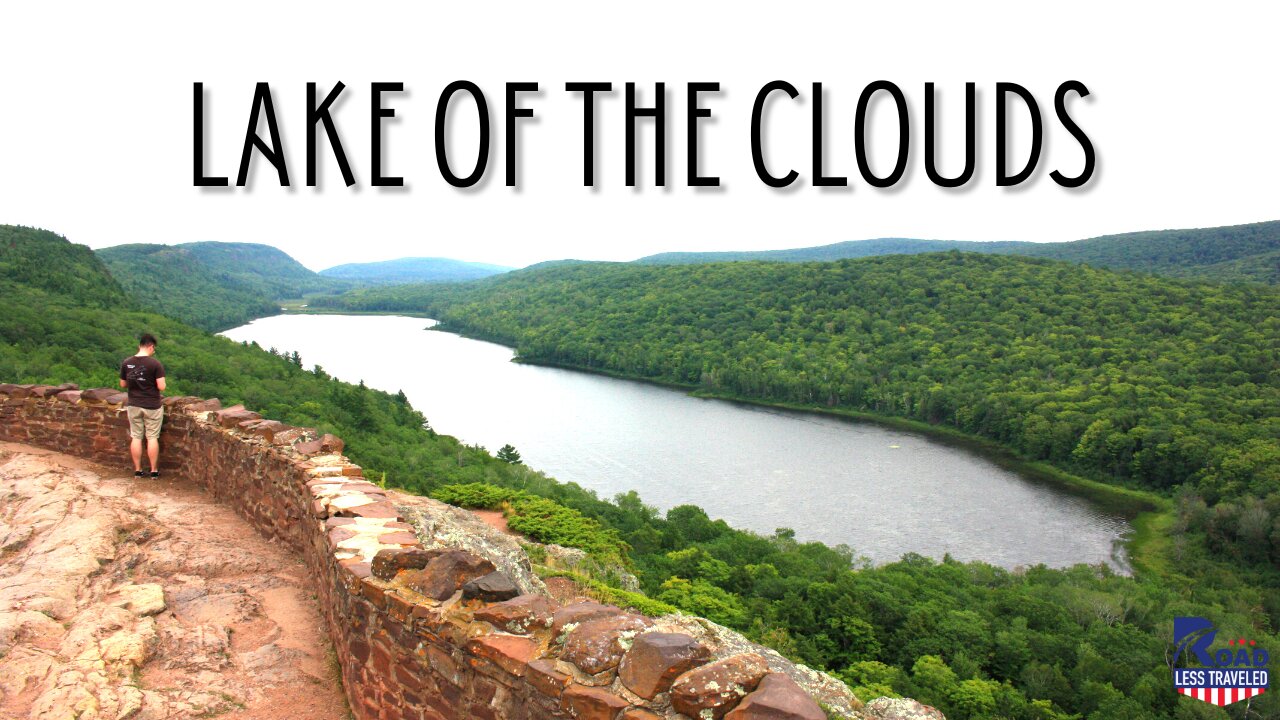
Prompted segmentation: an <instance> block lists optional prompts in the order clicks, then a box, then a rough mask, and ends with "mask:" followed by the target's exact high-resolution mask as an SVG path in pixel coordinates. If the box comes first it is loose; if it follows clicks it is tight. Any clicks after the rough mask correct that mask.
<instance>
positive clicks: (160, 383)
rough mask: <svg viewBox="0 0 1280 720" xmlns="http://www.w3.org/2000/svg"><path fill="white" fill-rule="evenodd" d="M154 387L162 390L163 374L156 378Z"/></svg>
mask: <svg viewBox="0 0 1280 720" xmlns="http://www.w3.org/2000/svg"><path fill="white" fill-rule="evenodd" d="M156 387H158V388H160V392H164V376H163V375H161V376H160V377H158V378H156Z"/></svg>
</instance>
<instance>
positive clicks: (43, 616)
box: [0, 443, 348, 720]
mask: <svg viewBox="0 0 1280 720" xmlns="http://www.w3.org/2000/svg"><path fill="white" fill-rule="evenodd" d="M330 655H331V654H330V652H329V648H328V641H327V637H326V633H325V630H324V627H323V620H322V619H321V617H320V615H319V611H318V609H317V607H316V603H315V599H314V596H313V595H312V593H311V591H310V589H309V587H308V581H307V578H306V570H305V568H304V567H303V566H302V564H301V563H300V562H299V561H298V560H296V559H295V558H294V557H292V556H291V555H290V554H289V553H288V552H287V550H286V549H284V548H282V547H278V546H276V545H273V544H272V543H270V542H268V541H266V540H264V539H263V538H262V537H261V536H259V535H258V534H257V533H256V532H255V531H254V530H253V528H251V527H250V526H249V525H248V524H247V523H246V522H245V521H243V520H242V519H240V518H239V517H238V516H237V515H236V514H235V513H234V512H232V511H231V510H230V509H228V508H225V507H223V506H221V505H218V504H216V503H214V502H213V501H212V500H211V499H210V498H209V497H208V496H206V495H204V494H202V493H201V492H200V491H198V490H196V489H194V488H191V487H189V486H183V485H182V483H181V481H169V480H160V481H151V480H143V481H135V480H134V479H133V478H132V477H122V476H120V475H119V474H118V473H115V472H112V471H107V470H103V469H102V468H100V467H96V466H93V465H91V464H88V463H86V462H84V461H81V460H78V459H75V458H72V457H69V456H66V455H61V454H58V453H53V452H49V451H46V450H40V449H36V448H32V447H28V446H24V445H14V444H5V443H0V718H3V719H4V720H10V719H14V720H16V719H17V718H23V719H27V718H30V719H32V720H63V719H67V720H70V719H71V718H79V719H80V720H122V719H124V718H137V719H138V720H162V719H163V720H179V719H181V718H196V717H200V718H207V717H214V716H217V717H220V718H237V719H240V718H243V719H246V720H247V719H249V718H253V719H260V720H286V719H289V720H293V719H294V718H315V719H316V720H340V719H344V718H347V717H348V713H347V710H346V701H345V699H344V698H343V696H342V692H341V689H340V686H339V684H338V681H337V676H336V672H335V669H334V667H333V663H332V660H331V658H330Z"/></svg>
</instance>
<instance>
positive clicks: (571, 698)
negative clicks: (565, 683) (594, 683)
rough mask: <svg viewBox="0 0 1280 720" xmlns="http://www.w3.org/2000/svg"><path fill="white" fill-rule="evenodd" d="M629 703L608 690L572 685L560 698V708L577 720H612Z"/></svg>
mask: <svg viewBox="0 0 1280 720" xmlns="http://www.w3.org/2000/svg"><path fill="white" fill-rule="evenodd" d="M629 705H630V703H628V702H627V701H626V700H623V699H622V698H620V697H618V696H617V695H614V694H613V693H611V692H609V691H608V690H604V689H602V688H596V687H587V686H586V685H578V684H576V683H575V684H573V685H570V686H569V687H568V688H566V689H565V691H564V693H563V694H561V696H560V707H561V709H563V710H566V711H568V713H569V715H570V716H571V717H574V718H577V720H614V718H616V717H617V715H618V711H620V710H622V709H623V708H625V707H628V706H629Z"/></svg>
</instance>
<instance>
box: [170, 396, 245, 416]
mask: <svg viewBox="0 0 1280 720" xmlns="http://www.w3.org/2000/svg"><path fill="white" fill-rule="evenodd" d="M241 407H244V406H243V405H242V406H241ZM221 409H222V401H221V400H219V399H218V398H209V399H208V400H201V401H200V402H193V403H191V404H190V405H184V406H183V407H182V411H183V412H185V413H188V414H191V415H197V414H199V413H207V412H213V411H215V410H221Z"/></svg>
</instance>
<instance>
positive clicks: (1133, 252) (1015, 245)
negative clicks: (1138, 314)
mask: <svg viewBox="0 0 1280 720" xmlns="http://www.w3.org/2000/svg"><path fill="white" fill-rule="evenodd" d="M946 250H960V251H963V252H976V253H988V254H998V255H1025V256H1027V257H1044V258H1054V259H1058V260H1070V261H1072V262H1078V263H1087V264H1089V265H1093V266H1095V267H1105V268H1111V269H1118V270H1137V271H1141V272H1151V273H1156V274H1160V275H1170V276H1174V277H1198V278H1204V279H1207V280H1222V281H1231V282H1262V283H1271V284H1275V283H1276V282H1280V221H1273V222H1262V223H1252V224H1249V225H1231V226H1226V227H1215V228H1196V229H1190V230H1156V231H1150V232H1136V233H1125V234H1122V235H1104V236H1102V237H1096V238H1089V239H1087V240H1076V241H1072V242H1051V243H1035V242H1023V241H1003V242H969V241H963V240H917V239H912V238H879V239H875V240H851V241H847V242H841V243H835V244H832V245H821V246H818V247H809V248H796V249H793V250H762V251H745V252H672V253H662V254H659V255H650V256H648V257H643V258H640V259H639V260H637V261H636V263H638V264H642V265H684V264H695V263H708V262H728V261H735V262H740V261H744V260H769V261H774V262H813V261H827V260H843V259H850V258H860V257H871V256H875V255H914V254H918V253H927V252H941V251H946Z"/></svg>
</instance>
